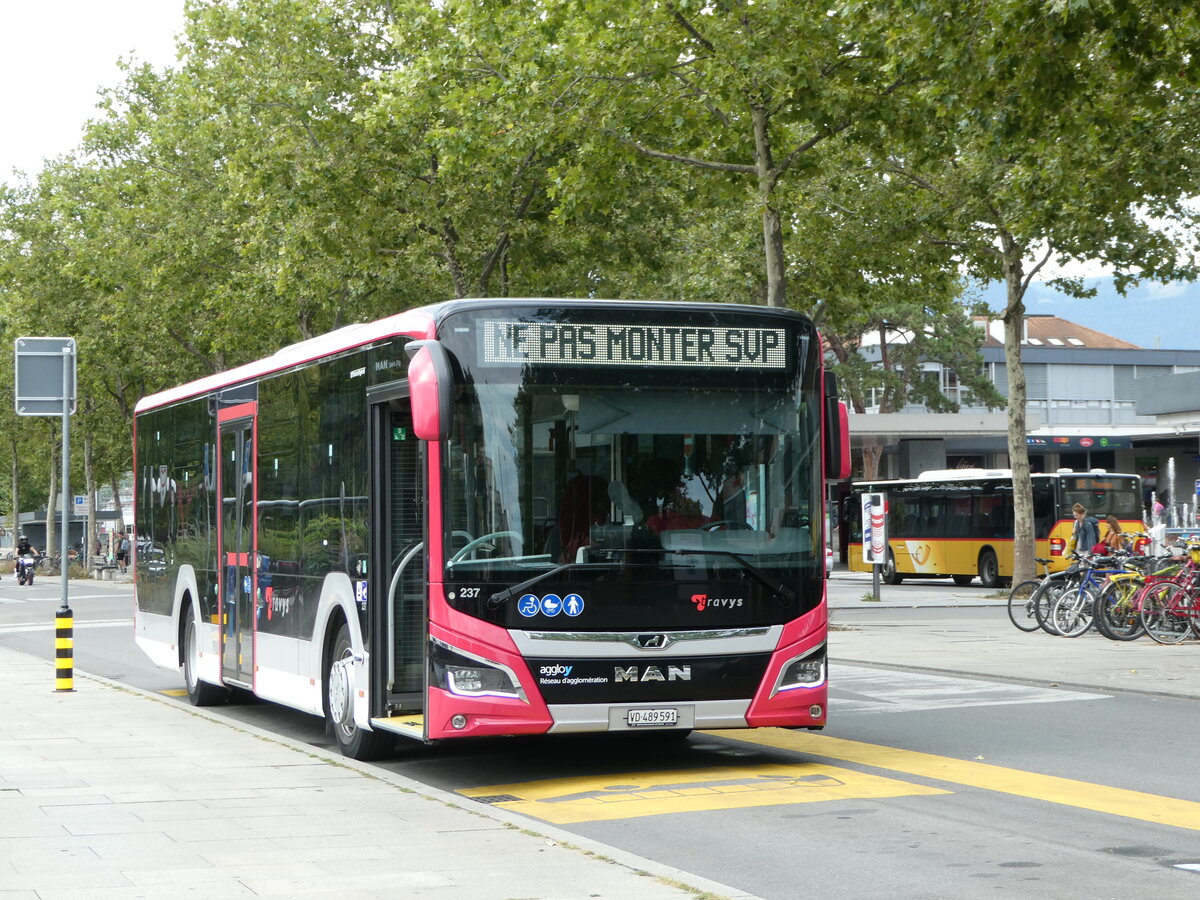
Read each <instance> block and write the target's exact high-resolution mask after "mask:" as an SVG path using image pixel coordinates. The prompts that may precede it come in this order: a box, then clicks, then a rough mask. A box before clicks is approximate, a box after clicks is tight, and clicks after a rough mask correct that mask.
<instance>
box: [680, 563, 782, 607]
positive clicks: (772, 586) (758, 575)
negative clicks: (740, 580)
mask: <svg viewBox="0 0 1200 900" xmlns="http://www.w3.org/2000/svg"><path fill="white" fill-rule="evenodd" d="M663 552H664V553H668V554H670V555H672V556H728V557H729V558H730V559H732V560H733V561H734V562H736V563H737V564H738V565H739V566H741V567H742V570H743V571H744V572H745V573H746V574H747V575H749V576H750V577H751V578H753V579H754V580H755V581H757V582H758V583H759V584H761V585H762V586H763V587H765V588H766V589H767V590H768V591H770V592H771V593H772V594H773V595H774V596H775V598H776V599H777V600H780V601H782V604H783V606H785V607H786V606H793V605H795V603H796V595H795V593H793V591H792V589H791V588H789V587H788V586H787V585H784V584H776V583H775V582H773V581H772V580H771V579H770V578H768V577H767V576H766V574H765V573H764V572H763V570H762V569H760V568H758V566H756V565H754V563H752V562H749V561H748V560H746V559H743V558H742V556H741V555H740V554H737V553H734V552H733V551H732V550H683V549H680V550H664V551H663Z"/></svg>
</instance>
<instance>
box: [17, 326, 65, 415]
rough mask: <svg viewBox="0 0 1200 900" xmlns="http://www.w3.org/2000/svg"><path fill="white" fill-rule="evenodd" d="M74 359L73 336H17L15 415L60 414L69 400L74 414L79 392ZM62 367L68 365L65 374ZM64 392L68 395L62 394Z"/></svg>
mask: <svg viewBox="0 0 1200 900" xmlns="http://www.w3.org/2000/svg"><path fill="white" fill-rule="evenodd" d="M75 358H76V357H75V338H64V337H22V338H17V340H16V392H15V395H16V399H15V405H16V410H17V415H18V416H61V415H62V414H63V405H64V402H65V401H70V410H69V411H70V412H71V413H74V412H75V401H76V394H77V393H78V391H77V389H76V388H77V381H76V370H75ZM64 367H69V368H67V369H65V373H64ZM64 374H65V377H64ZM64 393H67V394H69V395H70V396H69V397H64V396H63V395H64Z"/></svg>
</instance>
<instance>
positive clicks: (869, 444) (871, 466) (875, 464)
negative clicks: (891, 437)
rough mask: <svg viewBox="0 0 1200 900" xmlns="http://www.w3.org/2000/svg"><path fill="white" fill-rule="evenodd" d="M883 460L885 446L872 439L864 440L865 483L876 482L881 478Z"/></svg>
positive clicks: (866, 438)
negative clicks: (880, 469) (880, 468)
mask: <svg viewBox="0 0 1200 900" xmlns="http://www.w3.org/2000/svg"><path fill="white" fill-rule="evenodd" d="M882 458H883V444H881V443H879V442H878V441H876V440H874V439H872V438H870V437H864V438H863V445H862V460H863V476H862V477H863V481H875V480H876V479H878V478H879V460H881V459H882Z"/></svg>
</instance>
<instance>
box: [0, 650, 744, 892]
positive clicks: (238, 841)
mask: <svg viewBox="0 0 1200 900" xmlns="http://www.w3.org/2000/svg"><path fill="white" fill-rule="evenodd" d="M52 686H53V668H52V667H51V665H50V664H49V663H48V662H45V661H43V660H40V659H36V658H34V657H32V656H27V655H24V654H21V653H18V652H16V651H13V650H9V649H5V648H0V897H3V898H5V900H25V898H29V900H85V898H86V900H104V898H114V900H116V898H120V900H129V898H162V900H179V898H186V897H196V898H205V900H208V898H226V897H228V898H238V897H256V898H261V897H298V896H304V897H316V898H319V897H329V898H335V897H336V898H339V900H342V898H345V897H348V896H354V897H378V898H402V897H404V898H406V897H439V898H441V897H446V898H465V900H466V898H469V900H477V898H482V900H486V898H496V900H504V898H518V897H519V898H619V900H642V898H645V900H660V898H661V900H680V898H688V897H692V898H695V897H697V896H707V897H713V898H716V897H730V898H746V897H748V895H746V894H744V893H742V892H738V891H735V890H733V889H732V888H729V887H726V886H724V885H720V884H716V883H713V882H710V881H708V880H706V879H703V878H700V877H698V876H694V875H690V874H688V873H685V872H680V871H678V870H675V869H672V868H670V867H668V866H664V865H660V864H658V863H655V862H652V861H650V860H646V859H642V858H640V857H637V856H634V855H632V854H628V853H625V852H624V851H620V850H617V849H615V848H611V847H608V846H606V845H603V844H599V843H597V842H594V841H590V840H588V839H586V838H582V837H578V836H576V835H572V834H568V833H566V832H563V831H560V830H558V829H556V828H554V827H553V826H547V825H542V824H540V823H534V822H531V821H530V820H528V819H525V818H522V817H518V816H512V817H508V816H506V815H505V814H504V813H503V811H502V810H495V809H491V808H488V807H484V806H482V805H479V804H474V803H471V802H470V801H469V800H464V799H463V798H462V797H458V796H456V795H452V794H448V793H445V792H442V791H438V790H436V789H433V788H430V787H427V786H425V785H422V784H419V783H417V782H414V781H411V780H409V779H406V778H403V777H401V776H398V775H394V774H392V773H389V772H387V771H385V770H383V769H377V768H373V767H369V766H365V765H361V764H358V763H354V762H353V761H349V760H343V759H342V758H340V757H336V758H335V757H326V756H324V755H322V754H321V753H320V752H319V751H316V750H315V749H314V748H312V747H309V746H305V745H293V744H291V743H290V742H288V741H287V740H285V739H281V738H279V737H277V736H275V735H271V734H269V733H267V732H264V731H260V730H258V729H256V728H254V727H252V726H247V725H243V724H236V725H235V724H233V723H231V722H226V721H224V720H222V719H220V718H219V716H216V715H209V714H208V713H206V712H204V711H200V710H193V709H191V708H188V707H184V706H181V705H180V704H178V703H175V702H173V701H170V700H166V699H165V698H161V697H157V696H155V695H152V694H147V693H144V692H141V691H137V690H134V689H129V688H125V687H123V686H118V685H116V684H114V683H112V682H108V681H105V680H103V679H97V678H92V677H89V676H85V675H80V674H78V673H77V674H76V679H75V687H76V690H75V692H74V693H55V692H54V691H53V690H52ZM705 892H707V893H705Z"/></svg>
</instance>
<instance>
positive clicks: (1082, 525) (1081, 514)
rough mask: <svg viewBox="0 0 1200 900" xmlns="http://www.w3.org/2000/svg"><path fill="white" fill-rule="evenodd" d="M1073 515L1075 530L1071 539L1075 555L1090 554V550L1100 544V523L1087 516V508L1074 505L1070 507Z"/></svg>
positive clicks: (1093, 517)
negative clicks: (1073, 543) (1073, 542)
mask: <svg viewBox="0 0 1200 900" xmlns="http://www.w3.org/2000/svg"><path fill="white" fill-rule="evenodd" d="M1071 512H1073V513H1074V514H1075V530H1074V531H1072V532H1071V537H1072V539H1073V540H1074V541H1075V552H1076V553H1091V552H1092V548H1093V547H1095V546H1096V545H1097V544H1098V543H1100V523H1099V521H1097V519H1096V517H1095V516H1089V515H1088V511H1087V507H1086V506H1084V505H1083V504H1082V503H1076V504H1075V505H1074V506H1072V507H1071Z"/></svg>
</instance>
